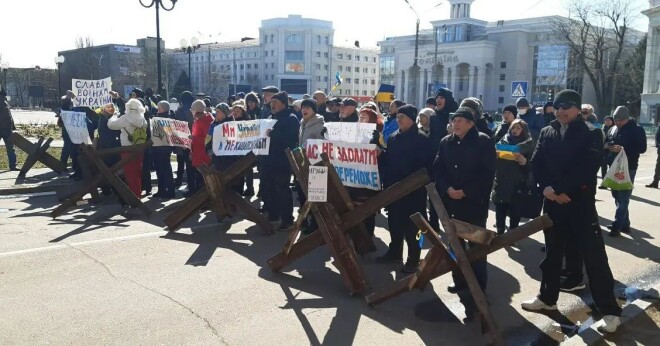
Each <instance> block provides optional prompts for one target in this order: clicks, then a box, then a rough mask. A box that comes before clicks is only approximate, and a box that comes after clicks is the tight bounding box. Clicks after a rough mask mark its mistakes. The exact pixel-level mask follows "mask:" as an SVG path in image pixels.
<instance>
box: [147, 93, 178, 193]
mask: <svg viewBox="0 0 660 346" xmlns="http://www.w3.org/2000/svg"><path fill="white" fill-rule="evenodd" d="M156 109H157V113H156V117H158V118H165V119H174V117H175V115H174V112H173V111H172V110H170V103H169V102H167V101H160V102H158V104H157V105H156ZM154 135H158V134H154ZM173 150H174V147H171V146H162V147H153V148H152V155H153V162H154V168H155V169H156V179H157V181H158V192H156V193H155V194H154V195H153V196H154V197H157V198H166V199H169V198H174V177H173V174H172V164H171V163H170V156H172V151H173Z"/></svg>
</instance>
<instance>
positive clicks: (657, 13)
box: [640, 0, 660, 124]
mask: <svg viewBox="0 0 660 346" xmlns="http://www.w3.org/2000/svg"><path fill="white" fill-rule="evenodd" d="M649 5H650V6H649V9H648V10H646V11H644V12H642V13H644V15H646V16H647V17H649V31H648V41H647V44H646V63H645V67H644V89H643V91H642V106H641V110H640V122H642V123H652V124H658V123H660V0H650V1H649Z"/></svg>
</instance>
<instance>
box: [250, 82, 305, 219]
mask: <svg viewBox="0 0 660 346" xmlns="http://www.w3.org/2000/svg"><path fill="white" fill-rule="evenodd" d="M270 107H271V111H272V119H274V120H277V122H276V123H275V125H274V126H273V128H272V129H271V130H269V131H268V132H267V136H269V137H270V139H271V140H270V147H269V148H268V155H266V156H261V157H260V159H261V162H262V167H263V168H264V172H265V173H266V174H264V175H263V178H262V180H263V188H264V192H263V193H262V198H263V202H264V207H265V209H266V211H267V212H268V219H269V221H270V222H278V221H280V225H279V227H278V230H279V231H288V230H289V229H290V228H291V226H292V225H293V197H292V195H291V188H290V185H289V184H290V182H291V166H290V165H289V160H288V159H287V156H286V149H287V148H289V149H294V148H296V147H297V146H298V134H299V133H300V122H299V121H298V118H296V116H295V115H294V114H293V113H292V112H291V108H289V95H288V94H287V93H286V92H285V91H280V92H278V93H276V94H275V95H273V97H272V99H271V101H270Z"/></svg>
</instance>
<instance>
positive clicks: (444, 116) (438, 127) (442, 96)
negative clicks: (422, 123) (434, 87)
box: [430, 88, 458, 145]
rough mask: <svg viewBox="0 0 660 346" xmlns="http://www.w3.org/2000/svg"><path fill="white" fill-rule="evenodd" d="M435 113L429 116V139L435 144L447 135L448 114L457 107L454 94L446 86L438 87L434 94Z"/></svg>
mask: <svg viewBox="0 0 660 346" xmlns="http://www.w3.org/2000/svg"><path fill="white" fill-rule="evenodd" d="M435 103H436V106H435V115H432V116H431V119H430V126H431V141H432V142H434V143H435V144H436V145H437V144H438V143H440V140H441V139H443V138H444V137H445V136H446V135H447V125H448V124H449V114H451V113H453V112H455V111H456V110H457V109H458V103H456V101H455V100H454V94H453V93H452V91H451V90H449V89H447V88H440V90H438V92H437V93H436V94H435Z"/></svg>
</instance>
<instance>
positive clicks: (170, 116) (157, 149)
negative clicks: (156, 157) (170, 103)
mask: <svg viewBox="0 0 660 346" xmlns="http://www.w3.org/2000/svg"><path fill="white" fill-rule="evenodd" d="M154 118H165V119H174V111H172V110H170V111H169V112H168V113H158V114H156V115H155V116H154ZM152 124H153V123H152ZM173 149H174V147H152V148H151V150H152V151H153V152H154V153H161V154H165V153H172V150H173Z"/></svg>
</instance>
